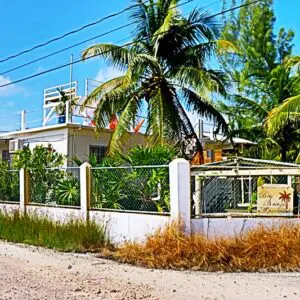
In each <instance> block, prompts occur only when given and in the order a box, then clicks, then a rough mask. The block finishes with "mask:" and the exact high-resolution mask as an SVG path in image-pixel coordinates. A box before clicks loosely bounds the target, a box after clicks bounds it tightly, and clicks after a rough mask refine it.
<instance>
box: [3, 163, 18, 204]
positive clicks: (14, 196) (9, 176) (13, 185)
mask: <svg viewBox="0 0 300 300" xmlns="http://www.w3.org/2000/svg"><path fill="white" fill-rule="evenodd" d="M0 201H19V172H17V171H12V170H10V166H9V164H8V162H6V161H0Z"/></svg>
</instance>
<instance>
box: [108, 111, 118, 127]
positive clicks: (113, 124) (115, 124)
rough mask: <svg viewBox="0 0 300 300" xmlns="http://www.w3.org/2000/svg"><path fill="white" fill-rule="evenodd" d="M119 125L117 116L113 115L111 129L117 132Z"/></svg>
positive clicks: (110, 123)
mask: <svg viewBox="0 0 300 300" xmlns="http://www.w3.org/2000/svg"><path fill="white" fill-rule="evenodd" d="M117 125H118V119H117V116H116V114H113V115H112V116H111V118H110V121H109V129H112V130H115V129H116V127H117Z"/></svg>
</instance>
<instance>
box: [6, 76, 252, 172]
mask: <svg viewBox="0 0 300 300" xmlns="http://www.w3.org/2000/svg"><path fill="white" fill-rule="evenodd" d="M88 93H89V88H88V81H86V93H85V96H83V97H81V96H78V94H77V82H76V81H74V82H71V83H67V84H63V85H60V86H55V87H51V88H47V89H45V90H44V100H43V113H42V118H41V120H40V124H39V125H38V126H36V127H34V128H28V127H27V124H26V112H25V111H22V112H21V122H20V130H16V131H11V132H1V131H0V159H1V158H2V160H8V159H9V158H10V157H11V155H13V154H14V153H15V152H16V151H17V150H20V149H22V148H23V147H24V146H26V145H28V146H29V147H30V148H31V149H32V148H34V147H35V146H36V145H44V146H45V147H47V146H48V145H49V144H51V145H52V146H53V148H54V149H55V150H56V151H57V152H59V153H62V154H64V155H65V156H67V165H68V166H72V164H73V157H74V156H76V157H78V158H79V159H80V160H81V161H87V160H88V157H89V155H90V154H95V155H96V156H97V158H98V160H99V161H101V159H102V158H103V156H104V155H105V153H106V150H107V147H108V144H109V141H110V138H111V135H112V132H113V127H114V122H112V123H111V124H110V125H109V126H108V128H103V129H102V130H101V131H100V132H96V131H95V126H94V124H93V121H92V119H93V114H94V111H95V108H96V103H93V104H91V105H90V106H84V107H83V106H82V103H83V101H84V99H85V97H86V96H87V95H88ZM136 121H137V124H135V125H133V126H132V130H131V132H129V139H128V140H127V142H126V143H124V150H126V149H129V148H131V147H132V146H134V145H137V144H146V139H147V138H146V136H145V135H144V134H142V133H140V132H139V131H140V130H141V129H142V128H141V126H142V125H143V124H144V121H145V118H143V117H141V118H138V120H136ZM29 122H30V121H28V122H27V123H29ZM208 125H209V132H207V131H205V130H204V126H203V121H201V120H199V126H198V127H199V130H198V131H199V138H200V140H201V141H202V144H203V147H204V161H205V162H206V163H209V162H212V161H220V160H222V159H223V158H224V157H226V156H227V155H228V154H230V153H231V152H232V151H233V150H234V149H233V146H232V144H231V143H230V142H228V141H227V142H226V141H224V137H222V136H221V137H217V138H216V137H214V135H213V130H214V126H213V125H212V124H208ZM109 127H111V128H109ZM0 130H1V128H0ZM234 142H235V144H236V145H237V146H238V147H239V149H240V150H241V151H240V152H243V149H244V147H249V146H251V145H252V144H254V143H252V142H251V141H247V140H244V139H234Z"/></svg>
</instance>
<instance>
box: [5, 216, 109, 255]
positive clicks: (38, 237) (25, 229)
mask: <svg viewBox="0 0 300 300" xmlns="http://www.w3.org/2000/svg"><path fill="white" fill-rule="evenodd" d="M0 239H4V240H7V241H10V242H14V243H25V244H30V245H35V246H41V247H47V248H51V249H56V250H59V251H65V252H70V251H76V252H86V251H99V249H101V248H103V247H105V246H108V245H109V240H108V238H107V235H106V229H105V226H102V225H101V226H100V225H97V224H95V223H94V222H88V223H83V222H81V221H70V222H68V223H64V224H63V223H58V222H54V221H51V220H49V219H47V218H45V217H38V216H35V215H32V216H30V215H21V214H19V213H18V212H16V213H14V215H8V214H6V213H3V212H0Z"/></svg>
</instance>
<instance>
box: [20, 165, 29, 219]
mask: <svg viewBox="0 0 300 300" xmlns="http://www.w3.org/2000/svg"><path fill="white" fill-rule="evenodd" d="M29 180H30V178H29V173H28V171H26V170H25V169H21V170H20V171H19V188H20V211H21V212H22V213H25V212H26V205H28V204H29V202H30V184H29Z"/></svg>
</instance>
